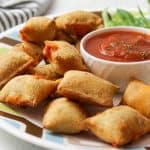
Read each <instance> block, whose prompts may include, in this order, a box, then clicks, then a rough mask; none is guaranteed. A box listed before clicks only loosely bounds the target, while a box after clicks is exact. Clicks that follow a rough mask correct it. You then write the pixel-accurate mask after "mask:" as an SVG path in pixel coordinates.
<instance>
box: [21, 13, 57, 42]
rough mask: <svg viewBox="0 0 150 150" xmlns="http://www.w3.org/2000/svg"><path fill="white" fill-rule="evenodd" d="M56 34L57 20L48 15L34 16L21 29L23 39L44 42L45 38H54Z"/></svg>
mask: <svg viewBox="0 0 150 150" xmlns="http://www.w3.org/2000/svg"><path fill="white" fill-rule="evenodd" d="M55 34H56V25H55V22H54V21H53V20H52V19H50V18H47V17H41V16H39V17H33V18H31V19H30V20H29V21H28V22H27V23H26V24H25V25H24V27H23V28H22V29H21V30H20V36H21V38H22V40H23V41H28V42H33V43H36V44H43V43H44V41H45V40H53V39H54V38H55Z"/></svg>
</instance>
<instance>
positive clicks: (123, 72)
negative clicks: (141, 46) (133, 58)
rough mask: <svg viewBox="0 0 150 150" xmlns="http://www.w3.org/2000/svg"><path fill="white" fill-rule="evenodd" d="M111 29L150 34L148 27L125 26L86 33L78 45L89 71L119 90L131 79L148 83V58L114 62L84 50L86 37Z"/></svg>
mask: <svg viewBox="0 0 150 150" xmlns="http://www.w3.org/2000/svg"><path fill="white" fill-rule="evenodd" d="M112 31H133V32H138V33H144V34H148V35H150V30H149V29H145V28H139V27H127V26H121V27H111V28H104V29H99V30H95V31H93V32H90V33H88V34H87V35H85V36H84V37H83V38H82V40H81V43H80V47H81V55H82V57H83V59H84V61H85V63H86V64H87V66H88V67H89V69H90V70H91V72H93V73H94V74H96V75H98V76H100V77H102V78H104V79H106V80H108V81H111V82H112V83H115V84H117V85H118V86H119V87H120V91H121V92H122V91H124V90H125V88H126V86H127V84H128V82H129V81H130V80H131V79H138V80H142V81H144V82H146V83H148V84H149V83H150V60H145V61H137V62H115V61H109V60H104V59H100V58H97V57H95V56H93V55H91V54H89V53H88V52H87V51H86V49H85V44H86V42H87V40H88V39H90V38H92V37H94V36H97V35H100V34H102V33H107V32H112Z"/></svg>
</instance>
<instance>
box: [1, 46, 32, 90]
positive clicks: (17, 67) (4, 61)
mask: <svg viewBox="0 0 150 150" xmlns="http://www.w3.org/2000/svg"><path fill="white" fill-rule="evenodd" d="M33 63H34V61H33V59H32V57H30V56H29V55H27V54H26V53H25V52H23V51H18V50H16V49H12V50H9V51H8V52H5V53H3V54H1V55H0V67H1V68H0V88H2V86H3V85H4V84H5V83H6V82H8V81H9V80H10V79H11V78H13V77H14V76H15V75H17V74H20V73H22V72H24V71H25V70H26V69H28V68H29V67H30V66H32V64H33Z"/></svg>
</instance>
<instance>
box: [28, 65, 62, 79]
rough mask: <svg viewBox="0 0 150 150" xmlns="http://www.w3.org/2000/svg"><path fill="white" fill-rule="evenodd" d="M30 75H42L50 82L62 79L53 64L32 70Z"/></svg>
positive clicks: (39, 66)
mask: <svg viewBox="0 0 150 150" xmlns="http://www.w3.org/2000/svg"><path fill="white" fill-rule="evenodd" d="M30 73H31V74H36V75H41V76H43V77H44V78H46V79H49V80H56V79H58V78H60V77H61V76H60V75H59V74H58V73H56V71H55V68H54V67H53V65H52V64H47V65H38V66H36V67H35V68H33V69H32V70H30Z"/></svg>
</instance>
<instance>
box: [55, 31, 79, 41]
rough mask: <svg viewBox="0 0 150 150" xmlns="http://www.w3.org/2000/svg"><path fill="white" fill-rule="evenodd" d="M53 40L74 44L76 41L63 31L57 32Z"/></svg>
mask: <svg viewBox="0 0 150 150" xmlns="http://www.w3.org/2000/svg"><path fill="white" fill-rule="evenodd" d="M55 40H57V41H66V42H69V43H75V41H76V39H74V38H73V37H71V36H70V35H69V34H68V33H65V32H64V31H57V32H56V37H55Z"/></svg>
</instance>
